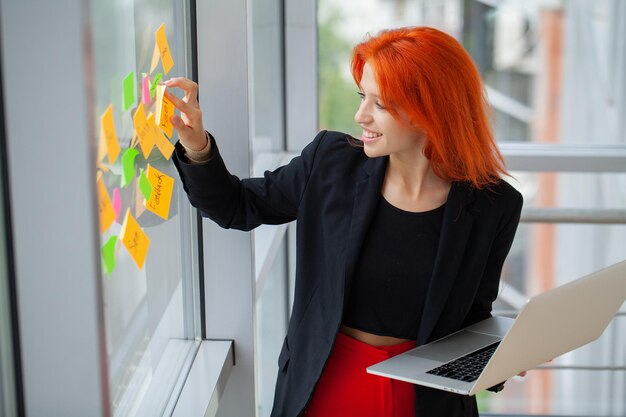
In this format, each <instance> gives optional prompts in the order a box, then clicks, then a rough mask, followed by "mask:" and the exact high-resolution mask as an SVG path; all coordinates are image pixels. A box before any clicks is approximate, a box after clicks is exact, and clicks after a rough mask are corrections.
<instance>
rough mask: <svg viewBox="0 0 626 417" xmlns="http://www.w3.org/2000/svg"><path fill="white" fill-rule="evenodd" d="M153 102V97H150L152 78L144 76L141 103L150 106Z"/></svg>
mask: <svg viewBox="0 0 626 417" xmlns="http://www.w3.org/2000/svg"><path fill="white" fill-rule="evenodd" d="M151 101H152V97H150V77H148V76H147V75H144V76H143V80H142V81H141V102H142V103H143V104H150V102H151Z"/></svg>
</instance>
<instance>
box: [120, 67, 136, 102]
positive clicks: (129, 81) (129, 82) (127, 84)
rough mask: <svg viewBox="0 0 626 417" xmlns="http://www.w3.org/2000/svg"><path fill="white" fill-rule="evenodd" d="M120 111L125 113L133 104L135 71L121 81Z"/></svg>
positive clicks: (134, 99)
mask: <svg viewBox="0 0 626 417" xmlns="http://www.w3.org/2000/svg"><path fill="white" fill-rule="evenodd" d="M122 85H123V93H122V111H126V110H128V109H130V108H131V106H132V105H133V104H135V101H137V100H136V98H135V71H131V72H130V73H129V74H128V75H127V76H126V77H125V78H124V81H122Z"/></svg>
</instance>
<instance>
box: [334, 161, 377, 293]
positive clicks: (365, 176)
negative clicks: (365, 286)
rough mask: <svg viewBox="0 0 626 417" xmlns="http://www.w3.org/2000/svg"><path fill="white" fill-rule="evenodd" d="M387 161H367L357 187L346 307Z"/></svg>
mask: <svg viewBox="0 0 626 417" xmlns="http://www.w3.org/2000/svg"><path fill="white" fill-rule="evenodd" d="M387 161H388V158H386V157H381V158H371V159H367V160H366V161H365V164H364V165H363V170H362V172H361V176H360V177H359V178H358V179H357V182H356V185H355V196H354V206H353V208H352V217H351V219H350V229H349V233H348V243H347V250H346V263H345V273H344V279H345V282H344V287H343V290H344V297H343V300H344V305H345V302H346V300H347V297H348V296H349V294H350V286H351V284H352V278H353V276H354V270H355V268H356V263H357V260H358V258H359V253H360V251H361V246H362V244H363V240H364V239H365V235H366V233H367V230H368V228H369V225H370V222H371V221H372V216H373V215H374V211H375V209H376V204H377V203H378V200H379V199H380V191H381V189H382V185H383V180H384V178H385V169H386V167H387Z"/></svg>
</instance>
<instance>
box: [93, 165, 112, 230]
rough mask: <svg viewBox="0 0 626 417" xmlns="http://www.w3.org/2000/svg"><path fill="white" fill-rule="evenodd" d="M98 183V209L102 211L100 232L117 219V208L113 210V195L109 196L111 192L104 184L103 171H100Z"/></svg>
mask: <svg viewBox="0 0 626 417" xmlns="http://www.w3.org/2000/svg"><path fill="white" fill-rule="evenodd" d="M97 185H98V209H99V212H100V233H104V232H106V230H107V229H108V228H109V227H110V226H111V225H112V224H113V222H114V221H115V210H113V204H112V203H111V197H109V192H108V191H107V188H106V186H105V185H104V181H103V180H102V173H101V172H98V176H97Z"/></svg>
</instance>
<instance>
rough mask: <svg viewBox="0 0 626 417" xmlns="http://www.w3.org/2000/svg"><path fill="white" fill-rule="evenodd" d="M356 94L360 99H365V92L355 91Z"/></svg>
mask: <svg viewBox="0 0 626 417" xmlns="http://www.w3.org/2000/svg"><path fill="white" fill-rule="evenodd" d="M357 94H358V95H359V98H360V99H361V101H363V100H365V94H363V93H361V92H360V91H359V92H357Z"/></svg>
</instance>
